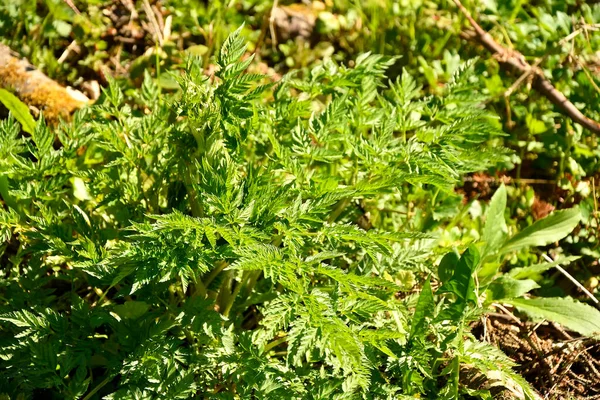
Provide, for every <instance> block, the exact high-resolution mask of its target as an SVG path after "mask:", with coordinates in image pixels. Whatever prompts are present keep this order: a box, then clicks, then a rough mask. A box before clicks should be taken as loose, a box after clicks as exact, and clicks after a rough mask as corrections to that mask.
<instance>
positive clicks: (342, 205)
mask: <svg viewBox="0 0 600 400" xmlns="http://www.w3.org/2000/svg"><path fill="white" fill-rule="evenodd" d="M348 204H350V199H342V200H340V201H338V203H337V205H336V206H335V208H334V209H333V211H332V212H331V214H330V215H329V219H328V220H327V222H330V223H331V222H335V220H336V219H338V217H339V216H340V215H341V214H342V213H343V212H344V210H345V209H346V207H348Z"/></svg>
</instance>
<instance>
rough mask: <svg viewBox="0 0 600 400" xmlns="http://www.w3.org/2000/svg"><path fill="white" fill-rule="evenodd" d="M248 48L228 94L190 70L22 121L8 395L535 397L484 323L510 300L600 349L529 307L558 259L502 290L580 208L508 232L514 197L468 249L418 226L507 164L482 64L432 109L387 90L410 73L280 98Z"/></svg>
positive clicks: (541, 306)
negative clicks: (471, 180) (418, 198)
mask: <svg viewBox="0 0 600 400" xmlns="http://www.w3.org/2000/svg"><path fill="white" fill-rule="evenodd" d="M245 52H246V47H245V42H244V40H243V39H242V38H241V37H240V35H239V31H238V32H236V33H234V34H232V35H231V36H230V37H229V38H228V39H227V40H226V41H225V43H224V44H223V46H222V48H221V51H220V53H219V55H218V58H217V60H216V65H217V66H218V68H217V72H216V73H215V75H214V76H206V75H205V74H204V71H203V69H202V64H201V61H200V60H199V59H195V58H190V59H189V60H188V61H187V65H186V68H185V73H184V74H174V75H173V76H174V79H176V80H177V81H178V84H179V86H180V91H178V92H176V93H175V94H166V93H163V92H161V90H160V89H159V86H157V84H156V83H155V81H154V80H153V79H152V78H151V77H150V76H149V74H146V76H145V79H144V83H143V85H142V88H141V90H140V91H139V95H138V97H137V101H138V103H139V104H140V105H143V107H140V108H139V109H138V108H137V107H133V108H132V107H131V105H128V104H126V103H125V102H124V95H123V93H122V91H121V89H120V88H119V85H118V83H117V82H116V81H111V82H110V85H109V87H108V88H107V89H106V90H105V92H104V95H103V98H102V100H101V102H100V104H99V105H96V106H94V107H90V108H88V109H84V110H81V111H80V112H79V113H78V114H76V116H75V118H74V120H73V121H72V122H71V123H63V124H61V125H60V126H59V127H57V128H56V129H51V128H49V127H48V126H46V124H45V122H44V121H43V119H41V120H40V121H38V122H37V124H36V126H35V130H34V131H33V134H32V135H31V136H29V135H23V134H22V133H21V128H20V125H19V123H18V122H17V121H16V120H15V119H14V118H13V117H10V118H9V119H7V120H4V121H2V122H1V123H0V194H1V196H2V199H3V200H4V207H3V208H2V209H1V211H0V238H1V239H2V242H3V244H2V247H0V250H1V253H0V254H2V264H1V267H2V272H3V275H4V278H3V279H2V280H1V281H0V284H1V285H2V287H1V288H0V313H1V315H0V357H1V358H2V368H1V369H0V377H1V379H0V393H4V394H5V395H7V396H10V398H60V399H76V398H83V399H85V400H88V399H93V398H106V399H177V398H211V399H213V398H214V399H233V398H240V399H250V398H257V399H293V398H297V399H336V398H339V399H341V398H344V399H346V398H370V399H392V398H393V399H401V398H423V397H429V398H437V399H455V398H459V397H462V396H467V395H468V396H475V397H478V398H492V396H496V395H497V394H498V393H499V392H505V391H510V392H518V393H520V395H522V397H523V398H528V399H532V398H535V396H536V394H535V392H534V390H533V389H532V388H531V387H529V385H528V384H527V382H526V381H525V380H524V379H523V378H521V377H520V376H519V375H518V374H517V373H515V372H514V371H513V370H512V367H513V366H514V364H513V362H512V361H511V360H510V359H509V358H508V357H507V356H505V355H504V354H502V353H501V352H500V351H499V350H497V349H496V348H495V347H493V346H491V345H489V344H486V343H484V342H480V341H478V340H477V339H475V337H474V336H473V335H472V334H471V333H470V326H471V323H472V322H474V321H477V320H478V319H480V318H483V317H484V315H485V313H486V312H487V311H488V309H489V308H488V307H489V305H490V304H491V303H493V302H502V303H505V304H512V305H513V306H514V307H516V308H517V309H518V310H521V311H522V312H524V313H527V314H528V315H530V316H531V317H533V318H538V319H549V320H553V321H557V322H559V323H561V324H563V325H564V326H566V327H567V328H569V329H571V330H573V331H576V332H578V333H581V334H583V335H594V334H596V332H597V331H600V322H599V321H600V314H599V313H598V311H596V310H595V309H593V308H592V307H590V306H587V305H585V304H582V303H579V302H576V301H574V300H571V299H568V298H556V299H554V298H532V297H530V296H529V295H528V294H527V293H528V292H529V291H531V290H533V289H535V288H537V287H538V285H537V283H536V278H535V277H536V276H538V275H539V274H540V273H542V272H543V271H545V270H547V269H549V268H552V267H553V266H554V265H556V263H545V264H537V265H533V266H529V267H524V268H520V269H518V270H517V269H513V270H509V271H508V272H502V271H504V269H503V268H502V266H503V261H504V259H505V257H506V256H507V255H509V254H511V253H514V252H517V251H521V250H522V249H527V248H528V247H530V246H543V245H547V244H549V243H552V242H555V241H557V240H560V239H561V238H563V237H564V236H566V235H567V234H568V233H570V231H571V230H572V229H573V228H574V227H575V226H576V225H577V223H578V221H579V218H580V215H579V210H577V209H571V210H563V211H558V212H555V213H554V214H552V215H550V216H548V217H546V218H545V219H542V220H540V221H538V222H536V223H535V224H533V225H532V226H530V227H529V228H527V229H525V230H524V231H522V232H520V233H516V232H509V229H508V228H507V226H506V223H505V220H504V214H505V208H506V202H507V200H506V198H507V196H506V190H505V188H504V187H503V186H501V187H500V189H499V190H498V191H497V192H496V194H495V195H494V197H493V199H492V201H491V203H490V205H489V207H488V208H487V210H486V213H485V219H484V221H485V222H484V223H483V224H482V225H481V229H480V239H479V240H476V241H473V242H472V243H471V245H470V246H469V247H468V248H466V249H465V248H464V247H463V246H459V247H458V248H456V249H453V248H452V247H453V246H445V247H444V246H440V245H439V241H438V236H439V230H433V229H426V228H421V229H412V228H411V227H413V226H414V225H412V224H411V223H410V222H409V217H408V216H407V214H406V213H403V212H400V211H398V207H400V206H401V205H402V204H404V202H405V193H406V190H408V191H410V190H423V189H425V190H428V191H430V193H431V196H432V197H433V198H435V197H436V196H443V194H444V193H449V192H452V190H453V189H454V185H455V183H456V182H458V180H459V178H460V177H461V176H462V175H463V174H466V173H469V172H473V171H479V170H481V169H483V168H485V167H487V166H492V165H495V164H496V163H498V162H501V161H503V160H505V159H506V157H507V156H508V154H509V151H508V150H503V149H502V148H501V147H499V146H498V143H499V141H498V140H497V138H498V137H499V136H501V135H502V130H501V126H500V124H499V122H498V120H497V117H495V116H494V115H492V114H490V113H489V112H487V111H485V110H484V108H483V107H482V104H483V100H484V98H483V97H481V96H478V95H477V93H479V91H478V87H477V86H476V84H477V80H476V79H473V71H472V65H471V63H467V64H464V65H463V66H462V67H461V68H459V69H458V72H457V73H456V74H455V75H454V77H453V78H452V81H451V83H450V84H449V85H447V86H446V88H445V89H444V91H443V93H441V94H440V95H439V96H435V97H426V98H419V93H420V88H419V87H418V85H417V84H416V81H415V80H414V79H413V78H412V77H411V76H410V75H409V73H408V72H406V71H404V72H403V73H402V75H401V77H400V78H398V80H397V81H394V82H388V81H387V79H386V76H385V74H386V70H387V69H388V68H389V67H390V66H391V65H393V64H394V63H395V62H396V59H394V58H389V57H383V56H378V55H373V54H363V55H361V56H359V57H358V58H357V59H356V60H355V63H354V66H353V67H352V68H348V67H345V66H343V65H338V64H336V63H334V62H333V61H325V62H323V63H322V64H321V65H318V66H316V67H314V68H313V69H311V70H310V72H309V73H307V74H305V75H301V74H298V73H290V74H288V75H286V76H284V77H283V79H282V80H281V81H280V82H278V83H277V84H273V83H269V80H268V79H266V78H265V77H264V76H261V75H255V74H248V73H245V70H246V68H247V67H248V65H249V64H250V62H251V61H252V58H245V59H243V57H242V56H243V55H244V54H245ZM140 110H145V112H143V111H140ZM406 188H409V189H406ZM366 203H368V204H376V205H377V210H378V213H377V218H374V216H373V215H371V213H370V212H368V211H366V210H365V204H366ZM432 204H435V201H434V200H433V199H432ZM570 260H571V259H562V260H558V261H557V262H562V263H567V262H569V261H570ZM417 282H418V285H417V284H416V283H417ZM415 289H417V290H415ZM593 316H598V318H596V319H595V320H594V318H593ZM473 374H483V375H484V376H486V377H487V378H486V382H487V383H486V384H485V385H472V384H469V379H465V377H469V376H472V375H473Z"/></svg>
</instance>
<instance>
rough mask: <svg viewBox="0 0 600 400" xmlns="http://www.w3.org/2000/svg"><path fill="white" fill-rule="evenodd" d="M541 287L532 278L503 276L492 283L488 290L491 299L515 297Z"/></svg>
mask: <svg viewBox="0 0 600 400" xmlns="http://www.w3.org/2000/svg"><path fill="white" fill-rule="evenodd" d="M538 287H540V286H539V285H538V284H537V283H536V282H535V281H533V280H531V279H514V278H511V277H508V276H502V277H500V278H498V279H496V280H495V281H494V282H492V283H491V285H490V286H489V288H488V290H489V291H490V294H491V296H488V300H489V301H493V300H501V299H513V298H515V297H521V296H523V295H524V294H525V293H527V292H529V291H530V290H533V289H536V288H538Z"/></svg>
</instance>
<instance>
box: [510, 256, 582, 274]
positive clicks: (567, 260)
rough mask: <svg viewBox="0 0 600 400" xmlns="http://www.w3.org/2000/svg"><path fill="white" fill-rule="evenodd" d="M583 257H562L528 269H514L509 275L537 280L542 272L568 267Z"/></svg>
mask: <svg viewBox="0 0 600 400" xmlns="http://www.w3.org/2000/svg"><path fill="white" fill-rule="evenodd" d="M580 258H581V257H579V256H569V257H561V258H559V259H557V260H555V261H554V262H546V263H541V264H534V265H530V266H528V267H523V268H513V269H511V270H510V271H508V273H507V275H508V276H510V277H512V278H514V279H525V278H532V279H535V278H537V277H539V276H540V274H541V273H542V272H546V271H547V270H549V269H550V268H553V267H555V266H557V265H559V264H562V265H567V264H570V263H571V262H573V261H576V260H579V259H580Z"/></svg>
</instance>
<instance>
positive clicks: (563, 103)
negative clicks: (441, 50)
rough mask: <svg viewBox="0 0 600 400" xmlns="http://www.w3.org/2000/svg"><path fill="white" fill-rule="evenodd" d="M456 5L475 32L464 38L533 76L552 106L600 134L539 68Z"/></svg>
mask: <svg viewBox="0 0 600 400" xmlns="http://www.w3.org/2000/svg"><path fill="white" fill-rule="evenodd" d="M454 4H456V6H457V7H458V9H459V10H460V11H461V13H462V14H463V15H464V16H465V17H466V18H467V20H468V21H469V23H470V24H471V26H472V27H473V30H474V32H473V33H472V34H464V35H463V37H465V38H468V39H475V40H477V41H478V42H479V43H481V44H482V45H483V47H485V48H486V49H488V50H489V51H490V52H491V53H493V54H494V57H496V58H497V59H498V61H499V62H500V64H502V65H503V66H505V67H506V68H508V69H510V70H512V71H515V72H517V73H520V74H521V75H524V74H533V76H534V80H533V86H534V87H535V88H536V89H537V91H539V92H540V93H541V94H543V95H544V96H545V97H546V98H547V99H548V100H550V102H551V103H552V104H554V105H555V106H557V107H558V108H560V109H561V110H562V111H563V112H564V114H566V115H567V116H568V117H569V118H571V119H572V120H573V121H575V122H577V123H578V124H580V125H581V126H583V127H584V128H587V129H589V130H590V131H592V132H594V133H600V123H598V122H596V121H594V120H593V119H590V118H588V117H586V116H585V115H583V114H582V113H581V111H579V109H577V107H575V105H574V104H573V103H571V102H570V101H569V99H567V98H566V97H565V95H564V94H562V93H561V92H560V91H558V89H556V88H555V87H554V86H553V85H552V83H550V81H548V80H547V79H546V78H545V77H544V75H543V73H542V71H541V70H540V69H539V68H537V67H532V66H531V65H530V64H529V63H528V62H527V61H526V60H525V57H524V56H523V54H521V53H519V52H518V51H514V50H509V49H506V48H505V47H504V46H502V45H501V44H500V43H498V42H496V40H494V38H493V37H492V36H491V35H490V34H489V33H487V32H486V31H484V30H483V28H482V27H481V26H480V25H479V24H478V23H477V21H475V19H473V17H472V16H471V14H470V13H469V11H468V10H467V9H466V8H465V6H463V5H462V3H461V2H460V0H454Z"/></svg>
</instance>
